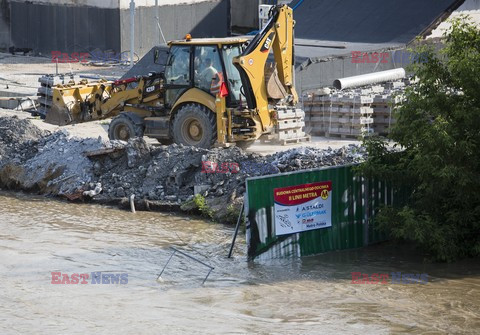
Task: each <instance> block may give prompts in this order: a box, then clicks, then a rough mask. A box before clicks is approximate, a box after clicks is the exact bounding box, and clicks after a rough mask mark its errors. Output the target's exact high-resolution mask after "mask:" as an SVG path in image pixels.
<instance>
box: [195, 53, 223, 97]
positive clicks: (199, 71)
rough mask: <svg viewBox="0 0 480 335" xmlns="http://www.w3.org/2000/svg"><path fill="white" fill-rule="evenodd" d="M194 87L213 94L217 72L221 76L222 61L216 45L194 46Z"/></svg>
mask: <svg viewBox="0 0 480 335" xmlns="http://www.w3.org/2000/svg"><path fill="white" fill-rule="evenodd" d="M193 69H194V76H195V79H194V80H195V87H197V88H199V89H201V90H203V91H205V92H208V93H210V94H214V95H215V93H214V92H215V90H216V89H217V88H216V85H217V81H218V74H220V76H221V77H223V73H222V63H221V61H220V56H219V54H218V49H217V47H216V46H197V47H195V57H194V66H193Z"/></svg>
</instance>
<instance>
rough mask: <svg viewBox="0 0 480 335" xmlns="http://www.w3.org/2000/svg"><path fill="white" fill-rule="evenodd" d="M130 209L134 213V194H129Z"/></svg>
mask: <svg viewBox="0 0 480 335" xmlns="http://www.w3.org/2000/svg"><path fill="white" fill-rule="evenodd" d="M130 211H131V212H132V213H135V212H136V211H135V194H132V195H131V196H130Z"/></svg>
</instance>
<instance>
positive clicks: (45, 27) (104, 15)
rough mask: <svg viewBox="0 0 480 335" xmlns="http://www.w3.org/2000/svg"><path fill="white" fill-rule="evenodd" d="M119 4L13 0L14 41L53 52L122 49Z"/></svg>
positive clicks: (19, 45) (11, 20) (19, 44)
mask: <svg viewBox="0 0 480 335" xmlns="http://www.w3.org/2000/svg"><path fill="white" fill-rule="evenodd" d="M119 26H120V20H119V9H118V8H99V7H73V6H65V5H47V4H43V3H38V2H37V3H28V2H18V1H11V2H10V29H11V44H12V45H13V46H15V47H18V48H32V49H33V50H34V51H35V52H40V53H43V54H47V55H49V54H51V52H52V51H61V52H66V53H72V52H86V51H89V50H93V49H95V48H99V49H102V50H114V51H119V50H120V31H119V28H118V27H119Z"/></svg>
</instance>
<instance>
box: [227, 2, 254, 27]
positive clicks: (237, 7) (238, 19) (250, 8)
mask: <svg viewBox="0 0 480 335" xmlns="http://www.w3.org/2000/svg"><path fill="white" fill-rule="evenodd" d="M258 4H259V1H258V0H230V9H231V17H232V23H231V25H232V29H233V30H237V29H238V28H245V30H249V31H251V30H255V29H258Z"/></svg>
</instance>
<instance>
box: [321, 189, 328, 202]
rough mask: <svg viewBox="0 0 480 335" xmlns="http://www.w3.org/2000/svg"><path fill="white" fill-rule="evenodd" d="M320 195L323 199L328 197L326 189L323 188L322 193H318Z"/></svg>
mask: <svg viewBox="0 0 480 335" xmlns="http://www.w3.org/2000/svg"><path fill="white" fill-rule="evenodd" d="M320 196H321V197H322V199H323V200H327V199H328V190H323V191H322V193H320Z"/></svg>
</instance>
